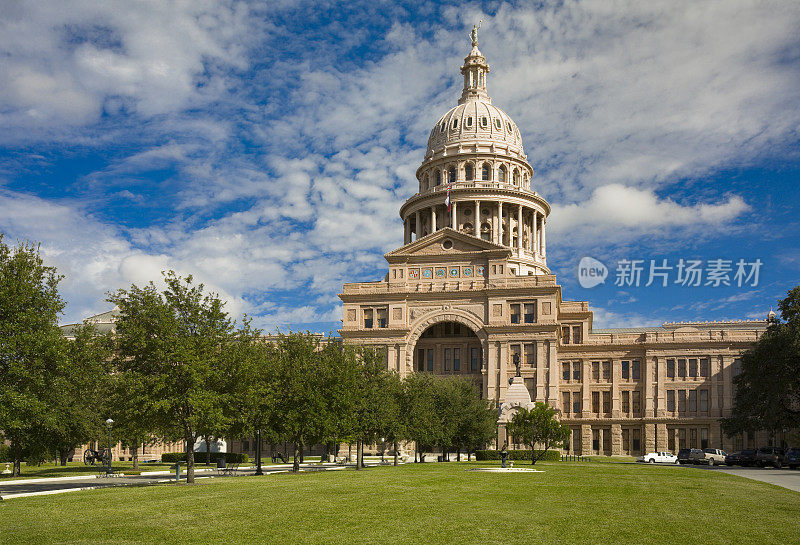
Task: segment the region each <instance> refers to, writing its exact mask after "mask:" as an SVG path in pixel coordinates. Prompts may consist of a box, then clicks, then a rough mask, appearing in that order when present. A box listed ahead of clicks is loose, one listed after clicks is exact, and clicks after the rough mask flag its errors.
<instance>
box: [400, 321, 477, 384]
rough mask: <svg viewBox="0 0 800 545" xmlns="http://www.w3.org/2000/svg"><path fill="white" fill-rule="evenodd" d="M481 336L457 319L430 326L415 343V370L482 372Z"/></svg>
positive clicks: (441, 373) (475, 374)
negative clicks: (456, 320)
mask: <svg viewBox="0 0 800 545" xmlns="http://www.w3.org/2000/svg"><path fill="white" fill-rule="evenodd" d="M481 344H482V343H481V341H480V339H479V338H478V336H477V335H476V334H475V332H474V331H472V330H471V329H470V328H469V327H467V326H466V325H464V324H461V323H458V322H449V321H446V322H438V323H435V324H433V325H430V326H428V328H427V329H425V330H424V331H423V332H422V334H421V335H420V336H419V339H418V340H417V343H416V345H415V346H414V370H415V371H417V372H428V373H434V374H436V375H465V376H474V377H480V376H481V362H482V361H483V348H482V346H481Z"/></svg>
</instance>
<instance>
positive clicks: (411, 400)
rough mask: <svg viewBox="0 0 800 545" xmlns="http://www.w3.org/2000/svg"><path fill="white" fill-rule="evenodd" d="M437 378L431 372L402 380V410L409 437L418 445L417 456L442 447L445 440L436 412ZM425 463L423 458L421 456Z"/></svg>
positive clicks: (407, 436) (416, 374)
mask: <svg viewBox="0 0 800 545" xmlns="http://www.w3.org/2000/svg"><path fill="white" fill-rule="evenodd" d="M437 381H438V379H437V377H435V376H433V375H431V374H429V373H412V374H411V375H408V376H407V377H406V378H405V379H404V380H403V395H402V398H401V410H402V414H403V420H404V423H403V425H404V427H405V430H406V438H407V439H410V440H412V441H414V442H415V443H416V453H415V454H414V461H415V462H416V461H417V454H420V453H423V452H424V451H425V448H426V447H431V446H433V445H436V444H439V443H440V442H441V437H442V432H441V429H442V426H441V421H440V415H439V414H438V411H437V403H436V399H437V389H438V384H439V383H438V382H437ZM420 461H424V457H420Z"/></svg>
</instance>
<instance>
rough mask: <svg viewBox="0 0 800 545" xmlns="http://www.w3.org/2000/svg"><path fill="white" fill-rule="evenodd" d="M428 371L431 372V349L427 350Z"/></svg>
mask: <svg viewBox="0 0 800 545" xmlns="http://www.w3.org/2000/svg"><path fill="white" fill-rule="evenodd" d="M428 371H430V372H431V373H432V372H433V349H432V348H429V349H428Z"/></svg>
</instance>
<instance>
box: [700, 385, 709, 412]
mask: <svg viewBox="0 0 800 545" xmlns="http://www.w3.org/2000/svg"><path fill="white" fill-rule="evenodd" d="M700 412H701V413H707V412H708V390H700Z"/></svg>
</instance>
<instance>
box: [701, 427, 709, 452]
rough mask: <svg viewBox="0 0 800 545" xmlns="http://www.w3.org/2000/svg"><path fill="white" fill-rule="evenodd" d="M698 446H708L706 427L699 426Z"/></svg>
mask: <svg viewBox="0 0 800 545" xmlns="http://www.w3.org/2000/svg"><path fill="white" fill-rule="evenodd" d="M700 448H708V428H700Z"/></svg>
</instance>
